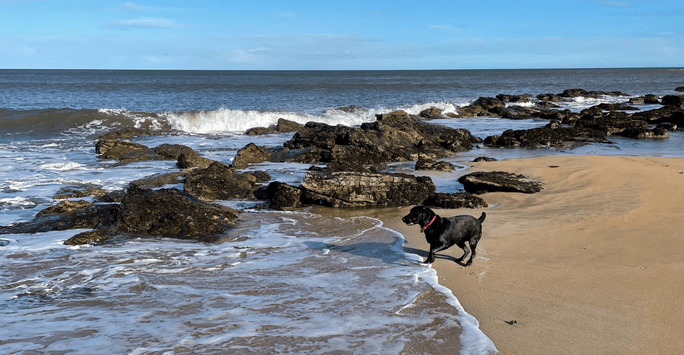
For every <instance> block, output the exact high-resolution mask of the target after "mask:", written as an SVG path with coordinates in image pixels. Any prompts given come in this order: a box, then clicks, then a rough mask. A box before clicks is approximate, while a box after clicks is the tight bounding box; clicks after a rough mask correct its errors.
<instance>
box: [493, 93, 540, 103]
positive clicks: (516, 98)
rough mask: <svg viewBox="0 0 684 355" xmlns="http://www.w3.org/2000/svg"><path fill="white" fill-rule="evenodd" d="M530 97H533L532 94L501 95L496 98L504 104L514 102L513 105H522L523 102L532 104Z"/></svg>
mask: <svg viewBox="0 0 684 355" xmlns="http://www.w3.org/2000/svg"><path fill="white" fill-rule="evenodd" d="M530 97H532V95H531V94H522V95H505V94H499V95H496V98H497V99H499V100H501V101H504V102H512V103H522V102H530V100H529V99H530Z"/></svg>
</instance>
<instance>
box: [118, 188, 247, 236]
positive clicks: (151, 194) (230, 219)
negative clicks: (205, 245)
mask: <svg viewBox="0 0 684 355" xmlns="http://www.w3.org/2000/svg"><path fill="white" fill-rule="evenodd" d="M236 219H237V213H236V211H235V210H233V209H230V208H228V207H224V206H219V205H214V204H210V203H206V202H202V201H200V200H198V199H196V198H195V197H193V196H191V195H190V194H188V193H186V192H184V191H180V190H176V189H159V190H145V189H135V188H131V189H129V190H128V191H127V193H126V196H125V197H124V199H123V201H121V215H120V218H119V223H118V224H117V226H116V227H115V230H116V231H119V232H126V233H134V234H141V235H144V236H148V235H152V236H159V237H162V238H179V239H196V240H200V241H205V242H210V241H214V240H216V238H217V236H218V235H219V234H221V233H223V232H224V231H226V230H227V229H228V228H229V227H232V226H234V225H235V224H236V223H235V220H236Z"/></svg>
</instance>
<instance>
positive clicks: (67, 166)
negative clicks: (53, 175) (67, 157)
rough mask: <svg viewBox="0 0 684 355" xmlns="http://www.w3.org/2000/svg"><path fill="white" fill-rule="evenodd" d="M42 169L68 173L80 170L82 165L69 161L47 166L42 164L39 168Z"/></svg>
mask: <svg viewBox="0 0 684 355" xmlns="http://www.w3.org/2000/svg"><path fill="white" fill-rule="evenodd" d="M40 167H41V168H42V169H47V170H57V171H69V170H78V169H82V168H83V165H81V164H79V163H76V162H73V161H69V162H66V163H49V164H42V165H41V166H40Z"/></svg>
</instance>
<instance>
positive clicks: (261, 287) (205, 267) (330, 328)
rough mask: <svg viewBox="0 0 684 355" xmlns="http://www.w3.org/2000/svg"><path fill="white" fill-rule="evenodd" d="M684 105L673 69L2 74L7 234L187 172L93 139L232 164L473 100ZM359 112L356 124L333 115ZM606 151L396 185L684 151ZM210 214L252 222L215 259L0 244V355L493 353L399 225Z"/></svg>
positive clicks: (2, 189)
mask: <svg viewBox="0 0 684 355" xmlns="http://www.w3.org/2000/svg"><path fill="white" fill-rule="evenodd" d="M683 85H684V69H682V68H621V69H558V70H552V69H544V70H522V69H521V70H426V71H182V70H181V71H176V70H174V71H165V70H158V71H147V70H0V225H3V226H5V225H11V224H13V223H18V222H24V221H29V220H31V219H33V218H34V217H35V215H36V214H37V213H38V212H39V211H41V210H42V209H44V208H46V207H48V206H51V205H54V204H56V203H57V202H58V200H55V199H54V196H55V194H56V193H57V192H58V191H59V190H60V189H62V188H65V187H81V186H97V187H100V188H102V189H105V190H107V191H114V190H120V189H124V188H126V187H127V186H128V183H129V182H131V181H133V180H136V179H140V178H143V177H146V176H149V175H153V174H157V173H166V172H173V171H177V168H176V166H175V162H173V161H142V162H134V163H130V164H127V165H115V164H114V163H115V162H114V161H111V160H106V159H103V158H100V157H98V156H97V155H96V153H95V142H96V140H95V138H96V137H97V136H99V135H101V134H103V133H106V132H108V131H111V130H115V129H119V128H124V127H141V128H150V129H159V130H165V131H167V132H170V133H168V134H164V135H158V136H148V137H138V138H132V139H130V141H133V142H136V143H141V144H145V145H147V146H150V147H155V146H157V145H160V144H163V143H171V144H183V145H187V146H190V147H192V148H193V149H195V150H196V151H198V152H199V153H200V154H201V155H202V156H204V157H207V158H210V159H213V160H218V161H222V162H225V163H230V162H231V161H232V159H233V157H234V156H235V153H236V151H237V150H238V149H240V148H242V147H244V146H245V145H247V144H248V143H251V142H253V143H255V144H257V145H260V146H268V147H276V146H281V145H282V144H283V142H285V141H287V140H289V139H290V138H291V137H292V133H273V134H266V135H260V136H250V135H246V134H245V131H246V130H247V129H249V128H252V127H267V126H272V125H274V124H275V123H276V122H277V120H278V119H279V118H285V119H288V120H292V121H296V122H300V123H306V122H309V121H316V122H323V123H327V124H330V125H337V124H342V125H347V126H359V125H360V124H362V123H364V122H372V121H374V120H375V115H376V114H380V113H387V112H391V111H394V110H399V109H401V110H405V111H407V112H408V113H410V114H418V113H419V112H420V111H422V110H424V109H427V108H430V107H437V108H440V109H442V110H443V112H444V113H450V112H451V113H455V112H456V111H457V109H458V108H459V107H462V106H466V105H468V104H470V103H472V102H473V101H474V100H476V99H477V98H478V97H481V96H495V95H497V94H526V93H527V94H532V95H537V94H542V93H555V94H558V93H561V92H562V91H563V90H565V89H570V88H582V89H586V90H588V91H592V90H595V91H621V92H624V93H626V94H627V95H626V96H606V97H602V98H598V99H596V98H585V97H577V98H573V99H570V100H568V101H565V102H563V103H561V106H562V108H568V109H570V110H573V111H579V110H582V109H584V108H587V107H590V106H593V105H596V104H599V103H603V102H607V103H619V102H627V101H628V100H629V99H630V98H631V97H634V96H639V95H644V94H656V95H661V96H662V95H668V94H677V92H675V91H674V89H675V88H676V87H679V86H683ZM679 94H681V93H679ZM350 105H354V106H357V107H362V108H363V109H356V110H344V109H340V108H343V107H348V106H350ZM637 107H639V108H640V109H642V110H648V109H653V108H658V107H660V105H637ZM433 123H435V124H443V125H446V126H449V127H454V128H466V129H468V130H470V131H471V132H472V133H473V134H474V135H476V136H478V137H480V138H485V137H487V136H490V135H495V134H501V133H502V132H503V131H505V130H507V129H527V128H534V127H540V126H544V125H546V124H547V123H548V121H545V120H535V119H529V120H515V121H513V120H507V119H502V118H498V117H487V118H449V119H440V120H434V121H433ZM610 140H611V143H605V144H599V143H595V144H587V145H584V146H581V147H576V148H574V149H570V150H559V149H553V148H540V149H526V148H514V149H510V148H509V149H504V148H501V149H493V148H486V147H479V148H475V149H473V150H471V151H467V152H462V153H458V154H456V155H455V156H453V157H450V158H448V159H445V160H446V161H450V162H457V163H458V165H459V166H460V168H458V169H457V170H456V171H454V172H451V173H445V172H439V173H438V172H418V173H416V172H414V171H413V169H412V166H413V164H414V163H413V162H402V163H392V164H389V165H388V169H387V171H390V172H392V171H401V172H407V173H413V174H420V175H429V176H430V177H431V178H432V179H433V181H434V182H435V183H436V185H437V190H438V191H440V192H458V191H462V189H463V187H462V186H461V185H460V184H459V183H458V181H457V179H458V177H459V176H461V175H463V174H466V173H467V172H468V169H469V166H468V164H467V162H468V161H472V159H474V158H475V157H478V156H489V157H494V158H497V159H513V158H524V157H534V156H540V155H548V154H597V155H633V156H658V157H681V156H684V132H671V134H670V138H669V139H666V140H658V141H646V140H632V139H628V138H619V137H610ZM464 162H465V163H464ZM308 168H309V166H308V165H306V164H293V163H263V164H253V165H251V166H250V167H249V168H248V169H249V170H265V171H267V172H268V173H269V174H270V175H271V178H272V180H274V181H275V180H278V181H284V182H287V183H289V184H292V185H297V184H299V183H300V182H301V180H302V179H303V177H304V173H305V171H306V170H307V169H308ZM165 188H178V189H182V188H183V186H182V184H178V185H168V186H165ZM85 200H87V201H93V200H92V198H85ZM216 203H219V204H223V205H226V206H230V207H233V208H237V209H240V210H242V211H243V212H242V213H241V214H240V222H239V224H238V225H237V226H236V227H235V228H233V229H231V230H229V231H228V232H226V233H225V235H222V236H221V238H220V239H219V241H218V242H215V243H199V242H190V241H181V240H174V239H160V238H153V237H150V238H139V239H130V240H118V241H116V242H113V243H109V244H104V245H86V246H66V245H64V244H63V242H64V241H65V240H66V239H68V238H70V237H71V236H73V235H75V234H77V233H80V232H83V231H85V230H83V229H80V230H68V231H54V232H46V233H36V234H6V235H0V353H2V354H94V353H98V354H165V355H172V354H189V353H196V354H423V353H437V352H438V353H445V354H447V353H449V354H452V353H453V354H456V353H460V354H494V353H496V352H497V350H496V344H494V343H493V342H492V341H491V340H490V339H489V338H488V337H487V335H486V334H484V333H483V332H482V331H481V330H480V329H479V323H478V320H477V319H476V318H474V317H473V316H472V315H470V314H468V305H467V304H465V305H462V304H460V303H459V301H458V298H457V297H458V294H459V292H462V291H463V290H459V289H447V288H446V287H444V286H442V285H440V284H439V275H438V273H437V272H436V271H435V269H433V268H432V267H430V266H423V265H421V264H420V261H421V260H422V259H421V257H420V256H418V255H415V254H411V253H407V252H405V251H404V249H403V248H402V246H403V244H404V242H405V239H404V237H405V236H403V235H402V234H401V233H398V232H397V231H394V230H391V229H389V228H387V227H385V226H384V225H383V222H382V221H381V219H380V218H378V216H379V215H385V216H387V215H390V216H395V218H400V214H399V209H398V208H385V209H374V210H355V211H353V212H349V211H346V210H339V209H337V210H336V209H333V208H320V207H318V208H312V207H304V208H301V209H298V210H293V211H275V210H269V209H264V208H259V206H258V202H254V201H244V200H238V201H235V200H233V201H216ZM490 209H496V206H492V207H490ZM462 212H463V214H468V213H469V210H464V211H462ZM492 213H495V211H492ZM415 232H416V233H419V231H418V230H416V231H415ZM483 238H487V230H486V225H485V229H484V236H483ZM425 248H427V244H426V245H425ZM447 253H449V252H447ZM456 253H457V254H458V252H456ZM486 255H487V254H486V248H484V249H482V250H481V251H480V253H479V255H478V258H477V259H475V261H474V262H475V263H476V264H477V263H485V262H490V263H491V262H495V260H486V259H485V258H484V256H486ZM458 267H459V268H460V266H458ZM463 272H467V270H466V269H463Z"/></svg>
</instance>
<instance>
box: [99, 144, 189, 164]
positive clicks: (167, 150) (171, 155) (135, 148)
mask: <svg viewBox="0 0 684 355" xmlns="http://www.w3.org/2000/svg"><path fill="white" fill-rule="evenodd" d="M95 152H96V153H97V154H99V155H100V156H101V157H102V158H105V159H115V160H118V162H117V163H116V165H123V164H127V163H130V162H133V161H142V160H178V158H179V157H180V156H181V155H185V156H193V155H194V156H199V153H197V152H196V151H195V150H194V149H192V148H190V147H187V146H184V145H181V144H162V145H159V146H158V147H155V148H150V147H147V146H145V145H142V144H138V143H132V142H126V141H119V140H106V139H101V140H99V141H97V143H96V144H95Z"/></svg>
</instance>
